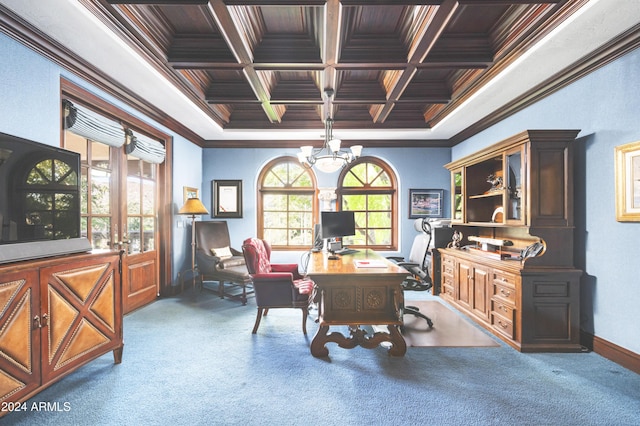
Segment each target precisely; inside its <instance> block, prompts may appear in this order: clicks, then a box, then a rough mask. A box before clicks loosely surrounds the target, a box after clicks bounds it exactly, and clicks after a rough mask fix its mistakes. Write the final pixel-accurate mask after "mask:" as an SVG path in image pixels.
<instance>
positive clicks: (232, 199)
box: [211, 180, 242, 218]
mask: <svg viewBox="0 0 640 426" xmlns="http://www.w3.org/2000/svg"><path fill="white" fill-rule="evenodd" d="M212 195H213V196H212V197H211V199H212V200H213V215H214V216H215V217H227V218H241V217H242V181H241V180H214V181H213V187H212Z"/></svg>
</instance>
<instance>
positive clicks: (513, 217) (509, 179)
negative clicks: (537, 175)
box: [504, 145, 527, 225]
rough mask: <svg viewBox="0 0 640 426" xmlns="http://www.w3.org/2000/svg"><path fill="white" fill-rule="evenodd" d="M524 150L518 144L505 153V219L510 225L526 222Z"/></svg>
mask: <svg viewBox="0 0 640 426" xmlns="http://www.w3.org/2000/svg"><path fill="white" fill-rule="evenodd" d="M525 153H526V151H525V147H524V145H520V146H518V147H516V148H514V149H512V150H509V151H507V152H506V154H505V160H504V161H505V177H504V179H505V191H506V193H505V195H506V197H505V206H504V211H505V221H506V222H507V223H508V224H510V225H522V224H525V223H526V220H527V218H526V217H525V215H526V212H527V208H526V205H525V197H524V194H526V190H527V188H526V179H525V176H526V174H525V170H526V154H525Z"/></svg>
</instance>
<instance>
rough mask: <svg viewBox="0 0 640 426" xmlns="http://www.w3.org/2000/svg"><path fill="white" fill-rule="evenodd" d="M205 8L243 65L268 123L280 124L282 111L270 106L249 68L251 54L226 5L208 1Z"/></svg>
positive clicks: (254, 74)
mask: <svg viewBox="0 0 640 426" xmlns="http://www.w3.org/2000/svg"><path fill="white" fill-rule="evenodd" d="M206 8H207V10H208V11H209V13H210V14H211V17H212V18H213V19H215V21H216V23H217V25H218V29H219V30H220V32H221V33H222V35H223V37H224V38H225V39H226V41H227V44H228V45H229V46H230V48H231V49H232V51H233V54H234V56H235V57H236V59H237V60H238V62H239V63H240V64H243V65H245V68H244V75H245V77H246V79H247V81H248V82H249V85H250V86H251V88H252V89H253V91H254V93H255V95H256V98H257V99H258V101H260V103H261V104H262V108H263V109H264V112H265V114H266V115H267V117H268V119H269V121H270V122H272V123H279V122H281V121H282V114H283V112H282V109H281V108H277V107H274V106H272V105H271V103H270V93H269V90H268V89H267V88H266V87H265V86H264V85H263V84H262V81H261V80H260V76H259V75H258V72H257V71H256V70H255V69H254V68H253V67H252V66H251V63H252V56H253V55H252V52H250V51H249V50H248V49H247V47H246V46H247V44H246V43H245V39H244V38H243V37H242V34H240V33H239V32H238V29H237V28H236V26H235V24H234V22H233V18H232V17H231V15H230V14H229V11H228V9H227V5H226V4H225V2H224V1H222V0H210V1H209V4H208V5H207V6H206Z"/></svg>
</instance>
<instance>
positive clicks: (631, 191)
mask: <svg viewBox="0 0 640 426" xmlns="http://www.w3.org/2000/svg"><path fill="white" fill-rule="evenodd" d="M615 173H616V220H617V221H618V222H640V141H638V142H631V143H628V144H625V145H620V146H617V147H616V148H615Z"/></svg>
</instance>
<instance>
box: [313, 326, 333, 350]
mask: <svg viewBox="0 0 640 426" xmlns="http://www.w3.org/2000/svg"><path fill="white" fill-rule="evenodd" d="M328 331H329V326H328V325H321V326H320V327H318V331H317V332H316V335H315V336H314V337H313V340H312V341H311V355H313V356H315V357H316V358H322V357H325V356H328V355H329V349H327V348H326V347H325V346H324V345H325V344H326V343H327V332H328Z"/></svg>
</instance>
